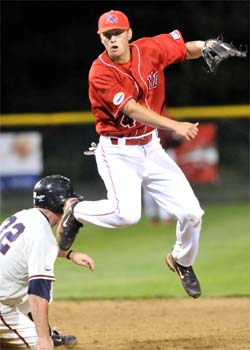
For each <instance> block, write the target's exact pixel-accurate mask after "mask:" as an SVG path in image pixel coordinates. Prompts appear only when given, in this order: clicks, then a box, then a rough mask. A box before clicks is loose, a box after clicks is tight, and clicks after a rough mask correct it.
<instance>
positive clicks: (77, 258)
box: [58, 250, 95, 271]
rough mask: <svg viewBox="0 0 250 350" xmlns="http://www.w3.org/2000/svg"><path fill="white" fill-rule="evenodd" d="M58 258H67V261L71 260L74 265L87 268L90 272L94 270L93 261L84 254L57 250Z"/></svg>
mask: <svg viewBox="0 0 250 350" xmlns="http://www.w3.org/2000/svg"><path fill="white" fill-rule="evenodd" d="M58 256H59V257H62V258H63V257H64V258H67V257H68V259H69V260H72V261H73V263H75V264H76V265H80V266H84V267H88V268H89V269H90V270H91V271H93V270H94V268H95V263H94V260H93V259H92V258H91V257H90V256H89V255H87V254H84V253H80V252H75V251H73V250H70V251H65V250H59V253H58Z"/></svg>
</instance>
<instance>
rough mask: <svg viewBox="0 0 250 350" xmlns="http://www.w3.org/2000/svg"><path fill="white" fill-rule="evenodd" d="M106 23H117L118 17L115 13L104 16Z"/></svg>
mask: <svg viewBox="0 0 250 350" xmlns="http://www.w3.org/2000/svg"><path fill="white" fill-rule="evenodd" d="M108 23H118V18H117V16H116V15H108V16H107V18H106V24H108Z"/></svg>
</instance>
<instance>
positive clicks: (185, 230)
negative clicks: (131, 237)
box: [74, 131, 204, 266]
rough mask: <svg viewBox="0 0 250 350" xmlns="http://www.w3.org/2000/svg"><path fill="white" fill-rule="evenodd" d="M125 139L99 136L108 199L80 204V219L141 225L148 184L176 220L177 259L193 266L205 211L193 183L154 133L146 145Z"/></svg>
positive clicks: (99, 162) (98, 156)
mask: <svg viewBox="0 0 250 350" xmlns="http://www.w3.org/2000/svg"><path fill="white" fill-rule="evenodd" d="M125 141H126V138H121V139H119V142H118V144H117V145H113V144H112V143H111V139H110V137H106V136H101V137H100V141H99V144H98V147H97V150H96V154H95V155H96V162H97V167H98V172H99V174H100V176H101V177H102V179H103V181H104V183H105V186H106V189H107V199H103V200H99V201H82V202H80V203H78V204H77V205H76V206H75V208H74V215H75V218H76V219H77V220H78V221H80V222H82V223H85V222H89V223H92V224H95V225H99V226H103V227H109V228H117V227H122V226H128V225H132V224H136V223H137V222H138V221H139V220H140V217H141V186H143V187H144V188H146V190H147V191H148V192H149V193H150V194H151V195H152V196H153V198H154V199H155V201H156V202H157V203H158V204H159V206H160V207H161V208H162V209H163V210H164V211H166V212H168V213H169V214H171V215H173V216H174V217H176V219H177V225H176V243H175V245H174V247H173V251H172V255H173V257H174V258H175V259H176V261H177V262H179V263H180V264H181V265H183V266H190V265H192V264H193V263H194V260H195V258H196V255H197V252H198V242H199V235H200V230H201V221H202V215H203V214H204V211H203V210H202V209H201V207H200V205H199V202H198V200H197V198H196V196H195V195H194V193H193V190H192V188H191V186H190V184H189V182H188V181H187V179H186V177H185V175H184V174H183V172H182V171H181V169H180V168H179V167H178V165H177V164H176V163H175V162H174V161H173V160H172V159H171V158H170V156H169V155H168V154H167V153H166V152H165V151H164V149H163V148H162V147H161V145H160V140H159V138H158V137H157V134H156V132H155V131H154V132H153V138H152V141H150V142H149V143H148V144H146V145H145V146H137V145H132V146H128V145H125Z"/></svg>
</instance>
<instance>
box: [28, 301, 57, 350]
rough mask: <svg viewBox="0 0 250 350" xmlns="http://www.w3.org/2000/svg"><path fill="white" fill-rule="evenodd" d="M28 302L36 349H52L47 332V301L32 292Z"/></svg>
mask: <svg viewBox="0 0 250 350" xmlns="http://www.w3.org/2000/svg"><path fill="white" fill-rule="evenodd" d="M29 304H30V309H31V313H32V318H33V320H34V322H35V326H36V332H37V339H38V343H37V349H38V350H52V349H53V346H52V342H51V338H50V334H49V321H48V308H49V307H48V301H47V299H44V298H41V297H39V296H37V295H34V294H29Z"/></svg>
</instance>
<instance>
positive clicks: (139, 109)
mask: <svg viewBox="0 0 250 350" xmlns="http://www.w3.org/2000/svg"><path fill="white" fill-rule="evenodd" d="M123 113H124V114H126V115H127V116H129V117H130V118H132V119H135V120H137V121H138V122H140V123H143V124H146V125H150V126H153V127H155V128H158V129H170V130H172V131H174V132H175V133H176V134H177V135H179V136H181V137H184V138H185V139H186V140H188V141H189V140H192V139H193V138H195V136H196V135H197V134H198V123H189V122H179V121H176V120H173V119H170V118H167V117H164V116H161V115H159V114H157V113H155V112H154V111H152V110H150V109H147V108H146V107H144V106H142V105H140V104H139V103H137V102H136V101H135V100H130V101H129V102H128V103H127V104H126V105H125V106H124V108H123Z"/></svg>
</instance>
